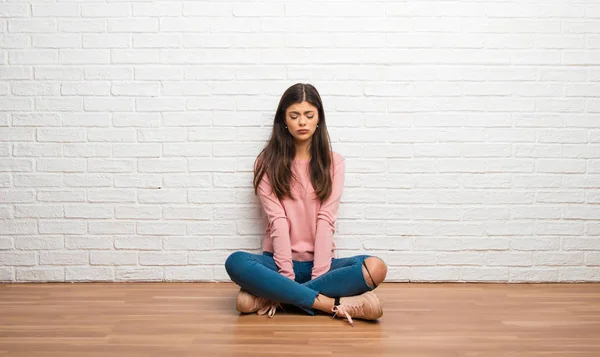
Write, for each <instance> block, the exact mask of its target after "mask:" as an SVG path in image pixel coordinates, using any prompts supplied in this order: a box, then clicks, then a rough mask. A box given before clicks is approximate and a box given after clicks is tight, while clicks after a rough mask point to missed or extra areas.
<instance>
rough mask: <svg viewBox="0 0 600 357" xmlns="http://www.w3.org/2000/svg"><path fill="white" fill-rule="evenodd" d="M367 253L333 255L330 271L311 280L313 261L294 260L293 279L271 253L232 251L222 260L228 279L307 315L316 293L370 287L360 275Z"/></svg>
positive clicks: (350, 291)
mask: <svg viewBox="0 0 600 357" xmlns="http://www.w3.org/2000/svg"><path fill="white" fill-rule="evenodd" d="M368 257H370V255H357V256H354V257H350V258H339V259H338V258H333V259H332V262H331V268H330V269H329V271H328V272H327V273H325V274H323V275H321V276H319V277H317V278H315V279H313V280H311V272H312V267H313V262H312V261H308V262H299V261H295V260H294V261H293V264H294V273H295V281H292V280H291V279H289V278H287V277H285V276H283V275H281V274H279V271H278V269H277V264H275V260H274V259H273V253H270V252H263V253H262V255H261V254H251V253H247V252H242V251H238V252H234V253H232V254H231V255H230V256H229V257H228V258H227V260H226V261H225V269H226V270H227V274H229V277H230V278H231V280H232V281H233V282H234V283H236V284H238V285H239V286H240V287H241V288H242V289H244V290H246V291H248V292H249V293H251V294H253V295H255V296H260V297H263V298H266V299H268V300H274V301H277V302H280V303H282V304H290V305H294V306H297V307H299V308H301V309H302V310H304V311H306V312H307V313H308V314H310V315H314V314H315V312H314V310H313V309H312V305H313V303H314V301H315V298H316V297H317V295H319V294H323V295H325V296H328V297H332V298H335V297H343V296H353V295H359V294H362V293H364V292H366V291H369V290H373V288H372V287H370V286H369V285H368V284H367V282H366V281H365V277H364V275H363V270H362V263H363V261H364V260H365V259H367V258H368Z"/></svg>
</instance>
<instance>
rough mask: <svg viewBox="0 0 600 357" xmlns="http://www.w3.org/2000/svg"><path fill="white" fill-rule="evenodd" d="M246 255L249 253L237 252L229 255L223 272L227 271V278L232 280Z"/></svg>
mask: <svg viewBox="0 0 600 357" xmlns="http://www.w3.org/2000/svg"><path fill="white" fill-rule="evenodd" d="M248 255H249V253H247V252H242V251H237V252H233V253H231V254H230V255H229V256H228V257H227V259H226V260H225V270H226V271H227V274H229V277H231V278H232V277H233V276H232V275H235V274H236V272H238V271H239V269H240V268H241V264H243V261H244V260H246V259H247V258H248Z"/></svg>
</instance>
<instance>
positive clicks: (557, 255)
mask: <svg viewBox="0 0 600 357" xmlns="http://www.w3.org/2000/svg"><path fill="white" fill-rule="evenodd" d="M582 263H583V253H580V252H534V253H533V264H534V265H554V266H566V265H581V264H582Z"/></svg>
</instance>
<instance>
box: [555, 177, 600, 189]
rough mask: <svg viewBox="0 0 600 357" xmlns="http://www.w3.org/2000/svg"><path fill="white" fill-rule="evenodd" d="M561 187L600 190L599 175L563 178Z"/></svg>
mask: <svg viewBox="0 0 600 357" xmlns="http://www.w3.org/2000/svg"><path fill="white" fill-rule="evenodd" d="M562 186H563V187H565V188H600V175H593V174H588V175H586V176H582V177H578V176H564V177H563V185H562Z"/></svg>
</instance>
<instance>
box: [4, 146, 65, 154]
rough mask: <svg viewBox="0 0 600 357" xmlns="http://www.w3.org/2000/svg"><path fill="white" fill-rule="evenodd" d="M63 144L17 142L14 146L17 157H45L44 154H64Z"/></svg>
mask: <svg viewBox="0 0 600 357" xmlns="http://www.w3.org/2000/svg"><path fill="white" fill-rule="evenodd" d="M62 152H63V150H62V146H61V145H60V144H58V143H57V144H40V143H36V144H24V143H23V144H21V143H16V144H14V146H13V155H14V156H15V157H19V156H21V157H43V156H62Z"/></svg>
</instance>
